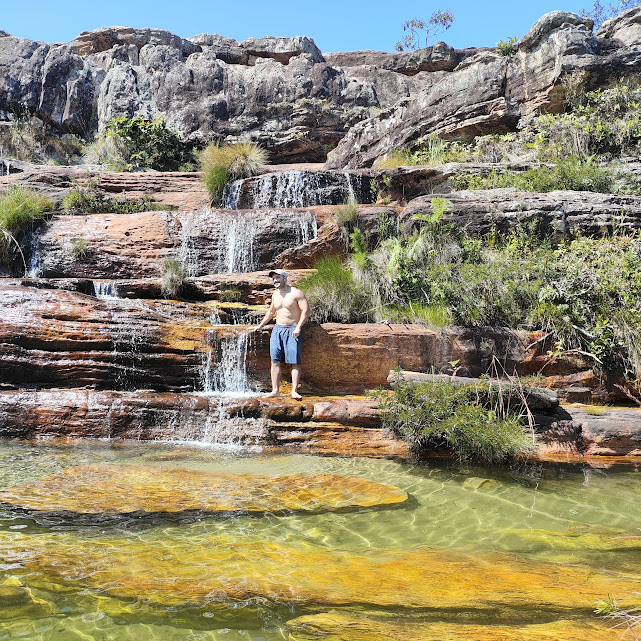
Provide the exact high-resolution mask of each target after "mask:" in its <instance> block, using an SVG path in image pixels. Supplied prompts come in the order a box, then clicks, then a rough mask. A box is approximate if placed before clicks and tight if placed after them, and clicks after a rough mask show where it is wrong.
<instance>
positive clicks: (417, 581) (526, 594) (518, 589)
mask: <svg viewBox="0 0 641 641" xmlns="http://www.w3.org/2000/svg"><path fill="white" fill-rule="evenodd" d="M0 555H1V556H2V558H3V560H4V561H5V562H7V563H16V564H19V568H20V569H21V571H25V572H28V573H29V580H30V582H33V583H34V584H36V583H39V582H41V581H43V582H45V583H50V582H53V583H58V584H63V585H71V586H73V587H75V588H83V587H86V588H92V589H96V590H101V591H102V590H104V591H105V592H106V593H108V594H110V595H113V596H116V597H121V598H127V599H129V598H131V599H135V600H138V599H140V600H142V601H144V602H151V603H156V604H159V605H163V606H180V605H182V606H186V605H192V606H198V605H200V606H202V605H206V604H216V603H224V602H225V601H228V600H231V601H234V602H238V601H248V600H254V599H264V600H267V601H268V602H271V603H277V604H286V605H289V606H294V605H299V606H310V605H313V604H317V605H323V606H343V607H345V606H359V607H362V606H369V607H375V608H387V607H402V608H404V609H405V610H406V611H408V612H409V611H412V610H414V611H420V612H424V613H427V612H430V611H431V612H442V611H447V612H449V613H450V614H452V613H456V612H462V613H463V612H464V613H465V614H466V615H467V616H469V613H470V610H474V611H476V612H477V613H478V614H479V615H481V616H483V615H485V616H490V617H493V618H495V617H496V613H497V604H500V607H501V610H503V611H505V610H511V612H510V616H511V617H514V616H519V615H518V613H521V614H523V615H525V614H527V613H529V614H534V615H536V616H539V617H540V616H541V615H542V614H544V615H545V616H549V617H552V616H554V615H559V614H563V613H569V612H573V615H574V616H577V615H580V614H581V613H583V614H585V615H590V614H592V611H593V609H594V603H595V600H596V599H602V598H604V595H605V596H607V595H610V596H611V598H613V599H617V600H621V603H622V604H623V605H625V606H626V607H632V606H635V605H640V604H641V597H639V596H638V594H637V592H638V586H639V583H638V579H630V578H625V577H622V576H620V575H617V576H610V575H607V574H604V573H602V572H597V571H594V570H587V569H583V568H578V567H571V566H563V565H554V564H551V563H536V562H530V561H526V560H524V559H522V558H519V557H518V556H515V555H513V554H469V555H468V554H461V553H457V552H451V551H449V550H442V549H441V550H430V549H421V550H417V551H411V552H397V551H387V550H378V549H375V550H371V551H368V552H363V553H355V552H348V551H340V550H334V551H332V550H328V549H326V548H323V547H317V546H312V545H306V546H304V547H303V546H301V547H298V546H294V545H284V544H281V543H270V542H267V541H265V540H260V541H253V540H250V539H245V540H244V541H239V540H237V539H233V538H231V537H229V536H217V537H209V538H207V537H198V539H197V544H196V545H194V542H193V541H190V540H185V539H182V538H181V539H178V540H176V541H174V542H170V541H166V542H165V543H163V544H162V545H160V544H159V543H158V541H157V540H155V539H154V538H152V539H150V541H149V542H148V541H146V540H145V539H144V537H142V538H138V537H136V538H132V537H116V536H112V537H110V538H109V540H99V539H96V538H94V537H91V538H87V539H82V538H78V537H77V536H74V535H72V534H54V535H50V534H39V535H38V536H29V535H23V534H19V533H17V532H3V533H0ZM19 568H16V571H17V570H18V569H19ZM557 638H558V637H557Z"/></svg>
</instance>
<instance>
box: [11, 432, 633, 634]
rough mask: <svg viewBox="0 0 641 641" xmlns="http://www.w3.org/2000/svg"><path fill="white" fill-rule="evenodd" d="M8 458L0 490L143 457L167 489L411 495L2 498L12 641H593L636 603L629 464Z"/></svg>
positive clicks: (185, 448) (69, 455) (242, 455)
mask: <svg viewBox="0 0 641 641" xmlns="http://www.w3.org/2000/svg"><path fill="white" fill-rule="evenodd" d="M0 464H1V470H2V472H1V474H0V491H2V490H5V489H6V488H9V487H13V486H20V485H22V484H24V483H27V482H31V481H35V480H37V479H44V478H46V477H50V476H51V475H53V474H59V473H61V472H64V471H65V470H68V469H69V468H71V467H77V466H86V465H106V466H108V468H109V469H110V470H112V469H113V466H125V467H123V468H122V469H123V470H125V469H126V468H127V469H129V468H130V467H131V466H132V465H134V466H144V467H145V468H151V471H152V473H153V474H152V477H153V478H155V479H158V483H162V481H163V479H164V478H167V477H168V474H169V473H170V472H171V471H173V470H175V469H176V468H183V469H188V470H191V471H193V472H224V473H235V474H242V475H250V474H251V475H260V476H262V477H264V476H268V477H282V476H284V475H304V476H308V475H315V474H332V475H345V476H349V477H360V478H364V479H368V480H370V481H374V482H377V483H381V484H385V485H392V486H395V487H397V488H400V489H401V490H403V491H405V492H406V493H407V494H408V499H407V500H406V501H404V502H402V503H397V504H394V505H383V506H379V507H353V508H349V509H348V508H344V507H343V508H340V509H338V510H337V511H327V509H325V508H321V507H320V506H319V508H318V509H317V510H312V511H311V512H303V511H295V512H291V513H289V512H287V511H285V513H283V511H282V510H281V511H279V510H277V509H269V510H267V511H266V512H263V513H261V514H254V515H251V516H249V515H247V514H242V513H240V514H239V513H237V512H230V511H227V512H223V513H218V514H211V513H203V512H202V511H197V510H193V509H191V510H189V511H186V512H177V513H173V514H168V513H165V514H156V513H154V514H142V513H140V512H137V513H134V514H123V515H113V514H112V515H102V514H93V515H84V516H82V517H78V516H77V515H74V514H73V513H71V512H58V513H56V512H34V511H28V510H23V509H20V508H16V507H15V506H8V505H4V506H2V507H0V605H1V606H2V607H0V640H2V639H13V638H25V639H43V640H44V639H46V640H54V639H60V640H63V639H64V640H65V641H67V640H75V639H78V640H80V639H104V640H107V639H109V640H117V641H119V640H121V639H122V640H128V639H131V640H132V641H133V640H135V641H143V640H147V639H163V640H164V639H167V640H170V639H189V640H193V641H195V640H199V641H200V640H203V641H205V640H219V639H225V640H230V641H235V640H240V639H243V640H249V639H251V640H252V641H258V640H264V641H272V640H275V639H292V640H304V641H308V640H313V639H332V640H338V639H346V640H348V639H358V640H359V641H361V640H363V641H364V640H365V639H397V638H398V639H399V640H400V639H408V640H410V639H444V640H447V641H452V640H456V641H458V640H461V641H462V640H463V639H479V640H481V639H483V640H485V639H487V640H489V639H501V640H504V641H507V640H508V639H524V640H525V639H527V640H530V639H532V640H534V639H547V640H548V641H550V640H553V639H563V640H564V641H567V640H568V639H570V640H572V639H577V640H579V639H581V641H589V640H590V639H595V640H596V639H610V638H611V639H618V638H620V636H621V631H620V630H609V629H608V626H607V625H605V626H604V625H602V623H601V622H600V619H598V618H597V617H595V616H594V614H593V612H592V611H593V609H594V607H595V604H596V602H597V600H598V599H606V598H608V596H612V597H615V598H617V599H618V600H620V602H621V604H622V605H626V604H627V605H632V604H637V605H638V604H639V601H640V600H641V596H639V595H635V591H636V592H641V510H639V504H638V497H639V496H640V495H641V474H640V473H639V470H638V469H636V468H634V467H621V468H612V469H609V470H607V471H606V470H599V469H593V468H582V467H573V466H566V465H527V466H522V467H520V468H518V469H511V470H508V469H485V468H477V467H474V466H471V465H463V466H461V465H457V464H454V463H451V462H435V461H430V462H428V463H421V464H418V463H417V464H408V463H398V462H395V461H385V460H372V459H360V458H349V459H348V458H321V457H312V456H304V455H281V454H274V453H260V452H251V451H247V450H234V449H228V450H222V449H212V448H204V447H196V446H189V445H176V444H158V443H140V442H95V441H94V442H92V441H86V442H75V443H73V444H54V443H49V444H47V443H46V442H44V443H42V444H39V445H28V444H21V443H15V442H1V443H0ZM108 478H109V477H108V475H105V483H104V487H103V488H102V491H103V493H104V494H105V495H109V493H110V492H113V490H112V489H111V487H110V483H111V481H109V480H108ZM252 478H253V477H252ZM286 490H287V488H282V487H281V488H280V491H284V492H285V493H286ZM132 491H133V490H132ZM261 492H263V490H261ZM267 492H268V490H267V491H265V493H267ZM280 496H281V495H280V494H279V497H280ZM278 500H280V498H279V499H278ZM314 500H317V498H315V499H314ZM626 598H628V599H629V601H627V602H626V600H625V599H626ZM640 636H641V635H640ZM625 638H628V639H633V638H634V635H632V636H630V635H628V636H627V637H625Z"/></svg>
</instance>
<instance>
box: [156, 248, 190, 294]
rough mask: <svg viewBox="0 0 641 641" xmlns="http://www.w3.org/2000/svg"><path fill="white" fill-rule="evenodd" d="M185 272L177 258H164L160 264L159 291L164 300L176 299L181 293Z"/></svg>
mask: <svg viewBox="0 0 641 641" xmlns="http://www.w3.org/2000/svg"><path fill="white" fill-rule="evenodd" d="M186 277H187V271H186V270H185V266H184V265H183V263H182V261H180V260H178V259H177V258H171V257H170V258H164V259H163V261H162V263H161V264H160V291H161V292H162V295H163V296H164V297H165V298H169V299H172V300H174V299H176V298H178V297H179V296H180V293H181V292H182V288H183V285H184V284H185V278H186Z"/></svg>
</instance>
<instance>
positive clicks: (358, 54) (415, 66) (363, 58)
mask: <svg viewBox="0 0 641 641" xmlns="http://www.w3.org/2000/svg"><path fill="white" fill-rule="evenodd" d="M477 51H478V50H477V49H454V48H452V47H450V46H449V45H447V44H445V43H444V42H437V43H436V44H435V45H433V46H431V47H425V48H422V49H417V50H416V51H401V52H397V53H388V52H386V51H348V52H345V53H327V54H325V60H326V61H327V62H328V63H329V64H330V65H332V66H333V67H363V66H366V65H372V66H374V67H378V68H380V69H387V70H388V71H393V72H395V73H401V74H404V75H407V76H413V75H415V74H417V73H419V72H421V71H429V72H431V71H453V70H454V69H455V67H456V66H457V65H458V64H459V62H461V60H463V59H464V58H466V57H469V56H471V55H474V54H475V53H476V52H477Z"/></svg>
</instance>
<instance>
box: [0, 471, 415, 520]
mask: <svg viewBox="0 0 641 641" xmlns="http://www.w3.org/2000/svg"><path fill="white" fill-rule="evenodd" d="M406 499H407V494H406V493H405V492H403V491H402V490H400V489H398V488H397V487H394V486H392V485H384V484H382V483H375V482H374V481H369V480H367V479H363V478H359V477H355V476H342V475H338V474H310V475H294V474H292V475H288V476H274V477H272V476H261V475H258V474H233V473H230V472H207V471H198V470H187V469H181V468H162V467H152V466H143V465H86V466H81V467H70V468H68V469H66V470H64V471H63V472H60V473H58V474H54V475H52V476H48V477H46V478H44V479H41V480H38V481H33V482H30V483H25V484H24V485H19V486H15V487H11V488H9V489H7V490H4V491H2V492H0V503H4V504H10V505H16V506H19V507H21V508H25V509H29V510H38V511H46V512H75V513H78V514H126V513H130V512H148V513H152V512H153V513H158V512H162V513H167V512H172V513H173V512H183V511H186V510H201V511H203V512H209V513H216V512H237V511H240V512H247V513H250V514H255V513H264V512H272V513H284V512H289V511H299V510H303V511H325V510H337V509H345V508H360V507H375V506H383V505H394V504H397V503H402V502H403V501H405V500H406Z"/></svg>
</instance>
